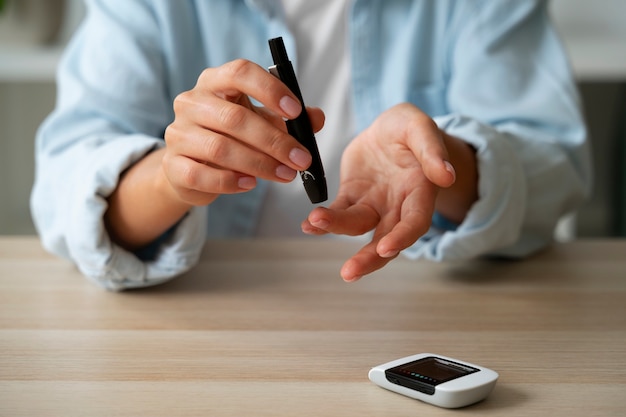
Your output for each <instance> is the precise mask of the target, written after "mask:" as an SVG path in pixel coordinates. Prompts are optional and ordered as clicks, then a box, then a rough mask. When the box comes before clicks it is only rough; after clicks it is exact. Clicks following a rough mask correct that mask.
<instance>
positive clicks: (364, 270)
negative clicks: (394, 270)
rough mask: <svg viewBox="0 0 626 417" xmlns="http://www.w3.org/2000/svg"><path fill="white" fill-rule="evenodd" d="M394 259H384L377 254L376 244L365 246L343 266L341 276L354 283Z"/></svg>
mask: <svg viewBox="0 0 626 417" xmlns="http://www.w3.org/2000/svg"><path fill="white" fill-rule="evenodd" d="M392 259H393V258H382V257H380V256H378V254H377V253H376V243H374V242H372V243H369V244H367V245H365V246H364V247H363V248H361V250H360V251H358V252H357V253H356V254H355V255H354V256H352V257H351V258H350V259H348V260H347V261H346V262H345V263H344V264H343V266H342V268H341V271H340V274H341V277H342V278H343V280H344V281H346V282H354V281H357V280H359V279H360V278H361V277H363V276H365V275H367V274H371V273H372V272H374V271H377V270H379V269H381V268H382V267H384V266H385V265H387V263H389V262H390V261H391V260H392Z"/></svg>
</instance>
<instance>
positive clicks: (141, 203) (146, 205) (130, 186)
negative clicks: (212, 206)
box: [104, 148, 191, 250]
mask: <svg viewBox="0 0 626 417" xmlns="http://www.w3.org/2000/svg"><path fill="white" fill-rule="evenodd" d="M164 153H165V148H163V149H159V150H156V151H154V152H151V153H149V154H148V155H146V156H145V157H144V158H143V159H141V160H140V161H138V162H137V163H136V164H135V165H133V166H132V167H131V168H129V169H128V170H127V171H126V172H125V173H124V174H123V175H122V177H121V178H120V181H119V183H118V186H117V188H116V190H115V191H114V192H113V194H111V196H109V198H108V203H109V206H108V209H107V211H106V213H105V216H104V221H105V225H106V228H107V231H108V233H109V235H110V236H111V239H112V240H113V241H114V242H115V243H117V244H119V245H120V246H122V247H124V248H126V249H128V250H135V249H139V248H141V247H143V246H145V245H147V244H149V243H150V242H152V241H153V240H155V239H156V238H157V237H159V236H161V235H162V234H163V233H164V232H166V231H167V230H168V229H169V228H170V227H172V226H173V225H174V224H176V223H177V222H178V221H179V220H180V219H181V218H182V217H183V216H184V215H185V213H186V212H187V211H188V210H189V209H190V208H191V206H190V205H188V204H186V203H184V202H182V201H181V200H179V199H178V198H176V195H175V194H174V191H173V190H172V188H171V186H170V185H169V183H168V180H167V178H166V177H165V174H164V172H163V169H162V165H161V161H162V158H163V155H164Z"/></svg>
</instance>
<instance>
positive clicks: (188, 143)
mask: <svg viewBox="0 0 626 417" xmlns="http://www.w3.org/2000/svg"><path fill="white" fill-rule="evenodd" d="M249 97H252V98H254V99H256V100H257V101H258V102H259V103H261V104H262V105H263V106H265V107H256V106H254V105H253V104H252V102H251V100H250V98H249ZM301 109H302V107H301V104H300V103H299V102H298V101H297V98H296V97H295V96H294V95H293V94H292V93H291V91H290V90H289V89H288V88H287V86H286V85H285V84H283V83H282V82H281V81H280V80H279V79H277V78H276V77H274V76H273V75H271V74H270V73H268V72H267V71H266V70H265V69H263V68H261V67H260V66H258V65H256V64H254V63H252V62H249V61H245V60H237V61H233V62H230V63H227V64H224V65H222V66H221V67H218V68H209V69H207V70H205V71H204V72H203V73H202V75H201V76H200V77H199V79H198V82H197V84H196V86H195V87H194V88H193V89H192V90H190V91H187V92H184V93H182V94H180V95H179V96H178V97H177V98H176V100H175V102H174V112H175V120H174V122H173V123H172V124H171V125H170V126H168V128H167V130H166V132H165V141H166V144H167V146H166V147H165V148H164V149H159V150H157V151H154V152H152V153H150V154H148V155H146V156H145V157H144V158H143V159H141V160H140V161H138V162H137V163H135V164H134V165H133V166H132V167H131V168H129V169H128V170H127V171H126V172H125V173H124V175H123V176H122V177H121V179H120V182H119V184H118V186H117V188H116V189H115V191H114V192H113V194H112V195H111V196H109V198H108V203H109V207H108V209H107V212H106V213H105V225H106V227H107V230H108V232H109V234H110V236H111V238H112V239H113V240H114V241H115V242H116V243H118V244H119V245H122V246H123V247H125V248H127V249H130V250H133V249H137V248H140V247H142V246H144V245H146V244H148V243H150V242H152V241H153V240H154V239H156V238H157V237H158V236H160V235H161V234H163V233H164V232H165V231H166V230H168V229H169V228H170V227H171V226H173V225H174V224H175V223H176V222H178V221H179V220H180V219H181V218H182V217H183V216H184V215H185V213H186V212H187V211H188V210H189V209H190V208H191V207H192V206H199V205H206V204H209V203H211V202H213V201H214V200H215V199H216V198H217V197H218V196H219V195H220V194H226V193H239V192H244V191H248V190H250V189H252V188H254V187H255V186H256V179H257V178H263V179H267V180H271V181H279V182H289V181H291V180H293V179H294V178H295V176H296V173H297V170H304V169H306V168H308V166H309V165H310V164H311V155H310V154H309V152H308V151H307V150H306V148H305V147H303V146H302V145H300V144H299V143H298V141H297V140H296V139H295V138H293V137H292V136H290V135H289V134H288V133H287V128H286V126H285V122H284V121H283V118H290V119H291V118H294V117H297V116H298V115H299V114H300V112H301ZM308 114H309V117H310V119H311V124H312V126H313V129H314V130H316V131H317V130H319V129H321V128H322V125H323V124H324V114H323V113H322V111H321V110H319V109H314V108H311V109H308Z"/></svg>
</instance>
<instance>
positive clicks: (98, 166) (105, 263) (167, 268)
mask: <svg viewBox="0 0 626 417" xmlns="http://www.w3.org/2000/svg"><path fill="white" fill-rule="evenodd" d="M161 146H163V141H162V140H159V139H155V138H151V137H148V136H143V135H135V136H133V137H129V136H125V137H123V138H118V139H113V140H110V141H109V142H107V143H106V144H103V145H100V146H98V147H97V150H96V151H93V152H90V153H89V155H90V156H88V157H86V158H85V159H83V160H82V161H81V162H80V163H79V167H77V172H80V173H81V178H80V179H79V180H78V181H77V182H76V185H77V187H76V189H75V190H74V192H73V193H71V194H70V196H71V198H74V199H75V201H74V202H73V203H72V204H70V210H71V212H70V213H68V216H70V218H71V219H72V221H71V222H69V225H68V230H67V232H66V236H67V247H68V251H69V255H70V258H71V259H72V260H73V261H74V262H75V263H76V265H77V267H78V268H79V270H80V271H81V272H82V273H83V274H84V275H85V276H86V277H87V278H89V279H90V280H91V281H93V282H95V283H97V284H98V285H100V286H102V287H104V288H107V289H110V290H122V289H127V288H137V287H146V286H151V285H156V284H160V283H162V282H164V281H167V280H168V279H170V278H172V277H174V276H176V275H179V274H181V273H183V272H185V271H187V270H188V269H190V268H191V267H192V266H193V265H195V264H196V263H197V261H198V258H199V256H200V253H201V251H202V247H203V245H204V241H205V238H206V235H205V231H206V217H207V216H206V208H205V207H197V208H194V209H192V210H190V211H189V213H188V214H187V215H186V216H185V217H184V218H183V219H182V220H181V221H180V222H179V223H178V224H177V225H176V226H175V228H174V229H172V230H171V231H170V232H168V234H167V235H166V236H164V238H163V239H161V242H160V244H159V245H158V247H156V248H154V252H153V256H152V257H151V258H150V259H149V260H142V259H140V258H139V257H138V256H137V255H136V254H134V253H131V252H129V251H127V250H124V249H123V248H122V247H120V246H118V245H115V244H114V243H113V242H112V241H111V239H110V238H109V236H108V234H107V233H106V229H105V227H104V222H103V218H104V213H105V211H106V209H107V201H106V199H107V197H108V196H109V195H110V194H111V193H112V192H113V191H114V190H115V188H116V187H117V183H118V180H119V177H120V175H121V173H122V172H124V170H126V169H127V168H128V167H130V166H131V165H132V164H133V163H135V162H136V161H138V160H139V159H141V158H142V157H143V156H144V155H145V154H147V153H149V152H151V151H152V150H154V149H156V148H158V147H161Z"/></svg>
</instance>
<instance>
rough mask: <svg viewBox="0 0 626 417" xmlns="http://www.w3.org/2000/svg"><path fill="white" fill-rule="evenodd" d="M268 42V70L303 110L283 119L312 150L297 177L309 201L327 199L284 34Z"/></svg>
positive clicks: (317, 151) (323, 177)
mask: <svg viewBox="0 0 626 417" xmlns="http://www.w3.org/2000/svg"><path fill="white" fill-rule="evenodd" d="M269 44H270V51H271V53H272V59H273V60H274V66H272V67H270V68H269V71H270V73H271V74H272V75H274V76H276V77H278V78H279V79H280V80H281V81H282V82H283V83H285V85H287V87H289V89H290V90H291V92H292V93H294V94H295V95H296V97H298V100H300V103H301V104H302V112H301V113H300V115H299V116H298V117H296V118H295V119H293V120H287V121H286V122H285V123H286V124H287V131H288V132H289V134H290V135H291V136H293V137H294V138H296V139H297V140H298V142H300V143H301V144H302V145H304V146H305V147H306V148H307V149H308V150H309V152H310V153H311V156H312V158H313V161H312V162H311V166H310V167H309V168H308V169H307V170H306V171H301V172H300V177H301V178H302V183H303V184H304V189H305V190H306V193H307V195H308V196H309V200H311V203H321V202H323V201H326V200H327V199H328V188H327V186H326V176H325V175H324V167H323V166H322V159H321V158H320V153H319V150H318V149H317V142H316V141H315V135H314V134H313V127H311V121H310V120H309V116H308V114H307V112H306V107H305V106H304V101H303V100H302V93H301V92H300V86H299V85H298V80H297V79H296V74H295V72H294V70H293V66H292V65H291V61H289V57H288V56H287V50H286V49H285V44H284V43H283V38H280V37H279V38H274V39H270V40H269Z"/></svg>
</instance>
